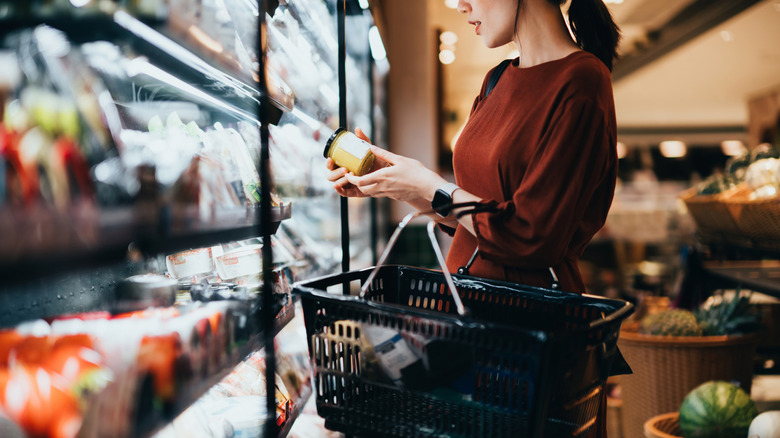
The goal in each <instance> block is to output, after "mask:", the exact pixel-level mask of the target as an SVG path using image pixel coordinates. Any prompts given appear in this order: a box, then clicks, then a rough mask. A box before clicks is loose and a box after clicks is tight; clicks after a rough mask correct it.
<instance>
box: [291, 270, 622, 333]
mask: <svg viewBox="0 0 780 438" xmlns="http://www.w3.org/2000/svg"><path fill="white" fill-rule="evenodd" d="M400 269H404V270H407V271H417V272H422V273H429V274H435V275H440V274H441V272H440V271H436V270H432V269H424V268H417V267H410V266H403V265H383V266H381V267H380V270H400ZM371 270H373V267H369V268H364V269H359V270H355V271H349V272H344V273H340V274H330V275H325V276H321V277H318V278H314V279H309V280H303V281H299V282H295V283H293V285H292V291H293V293H296V294H299V295H301V296H313V297H317V298H319V299H324V300H328V301H338V302H340V303H341V304H344V305H348V306H364V305H368V306H369V307H371V308H374V309H376V310H381V311H385V312H398V310H399V309H403V311H404V313H405V314H408V315H409V316H414V317H422V318H428V319H435V320H438V321H441V322H445V323H449V324H454V325H458V326H461V327H468V328H493V329H500V330H507V329H509V330H512V331H514V332H518V333H527V334H530V335H532V336H535V337H539V336H544V337H549V335H550V334H552V332H549V331H546V330H538V329H528V328H523V327H518V326H512V325H507V324H499V323H494V322H490V321H485V320H481V319H475V318H473V317H470V316H465V317H462V316H459V315H456V314H446V313H440V312H430V311H427V310H424V309H418V308H415V307H408V306H403V305H397V304H386V303H379V302H375V301H370V300H368V299H365V298H360V297H358V296H354V295H340V294H332V293H328V292H327V291H325V290H322V289H318V288H316V287H314V286H313V285H318V284H322V283H323V282H328V283H329V284H330V285H335V284H339V283H342V282H347V281H352V280H357V279H360V278H361V276H364V275H365V274H368V273H370V272H371ZM452 279H453V281H454V282H455V283H456V284H458V283H463V284H471V285H477V286H481V287H484V286H485V285H489V286H499V287H506V288H510V289H512V290H516V291H518V292H527V293H540V294H542V297H544V298H549V299H553V300H561V299H564V298H565V299H574V300H581V301H582V302H583V303H585V302H587V303H589V304H593V303H599V304H604V305H607V304H612V305H613V306H615V307H614V309H611V311H610V313H609V314H607V315H605V316H604V317H603V318H600V319H597V320H595V321H592V322H591V323H590V324H589V326H588V327H587V329H585V330H583V331H582V332H586V331H589V330H596V329H600V328H602V327H606V326H608V325H609V324H612V323H622V321H623V320H625V318H627V317H628V316H629V315H630V314H631V313H632V312H633V309H634V306H633V304H631V303H630V302H628V301H625V300H616V299H612V298H606V297H602V296H597V295H590V294H578V293H574V292H566V291H560V290H553V289H545V288H540V287H536V286H529V285H522V284H517V283H510V282H505V281H501V280H492V279H487V278H481V277H472V276H466V275H458V274H452ZM568 334H572V333H568Z"/></svg>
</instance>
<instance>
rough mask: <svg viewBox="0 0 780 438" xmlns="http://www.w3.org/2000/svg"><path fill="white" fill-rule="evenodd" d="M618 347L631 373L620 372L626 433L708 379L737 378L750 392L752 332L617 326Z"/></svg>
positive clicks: (633, 437)
mask: <svg viewBox="0 0 780 438" xmlns="http://www.w3.org/2000/svg"><path fill="white" fill-rule="evenodd" d="M618 346H619V348H620V350H621V351H622V352H623V356H624V357H625V359H626V361H628V364H629V365H630V366H631V368H632V369H633V371H634V373H633V374H632V375H629V376H622V378H621V380H620V385H621V389H622V391H621V392H622V398H623V420H624V427H625V432H626V438H638V437H641V436H642V433H643V425H644V423H645V421H647V419H648V418H649V417H651V416H654V415H660V414H663V413H666V412H674V411H677V410H678V409H679V408H680V404H681V403H682V401H683V399H684V398H685V396H686V395H687V394H688V393H689V392H690V391H691V390H692V389H693V388H695V387H696V386H698V385H700V384H702V383H704V382H707V381H709V380H727V381H737V382H739V385H740V386H741V387H742V388H744V389H745V390H746V391H748V392H749V391H750V386H751V383H752V380H753V358H754V355H755V350H756V337H755V336H754V335H746V336H683V337H674V336H652V335H644V334H639V333H636V332H635V331H631V330H621V333H620V337H619V339H618Z"/></svg>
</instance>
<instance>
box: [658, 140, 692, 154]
mask: <svg viewBox="0 0 780 438" xmlns="http://www.w3.org/2000/svg"><path fill="white" fill-rule="evenodd" d="M659 147H660V148H661V155H663V156H664V157H666V158H680V157H684V156H685V154H686V153H687V152H688V148H687V147H686V146H685V143H683V142H681V141H679V140H666V141H662V142H661V144H660V145H659Z"/></svg>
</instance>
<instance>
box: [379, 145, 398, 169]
mask: <svg viewBox="0 0 780 438" xmlns="http://www.w3.org/2000/svg"><path fill="white" fill-rule="evenodd" d="M371 152H373V153H374V155H375V156H376V157H377V158H378V159H379V160H381V161H384V162H385V163H387V165H395V164H398V162H399V161H401V160H402V159H403V158H404V157H403V156H401V155H397V154H394V153H392V152H390V151H388V150H386V149H382V148H380V147H377V146H373V145H372V146H371ZM387 165H385V166H383V167H387Z"/></svg>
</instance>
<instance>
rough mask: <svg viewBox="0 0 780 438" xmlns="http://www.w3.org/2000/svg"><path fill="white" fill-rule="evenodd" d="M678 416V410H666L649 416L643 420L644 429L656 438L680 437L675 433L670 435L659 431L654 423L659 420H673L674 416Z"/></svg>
mask: <svg viewBox="0 0 780 438" xmlns="http://www.w3.org/2000/svg"><path fill="white" fill-rule="evenodd" d="M679 416H680V413H679V412H667V413H665V414H659V415H656V416H654V417H651V418H650V419H649V420H647V421H645V431H648V432H650V433H652V434H653V435H654V436H657V437H658V438H682V437H679V436H677V435H671V434H668V433H666V432H661V431H660V430H658V429H657V428H656V427H655V425H656V424H657V423H658V422H660V421H665V420H673V419H675V418H679Z"/></svg>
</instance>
